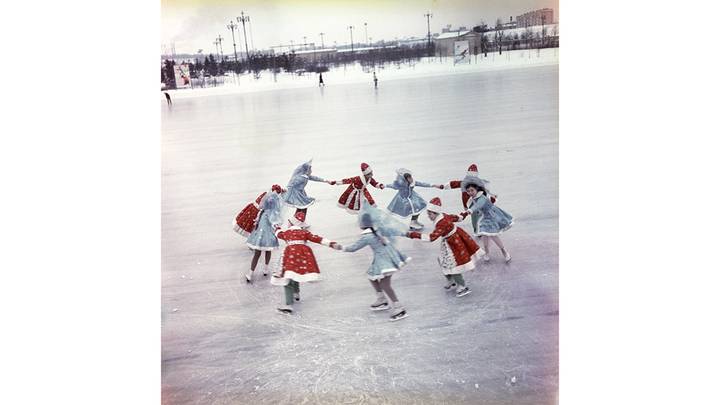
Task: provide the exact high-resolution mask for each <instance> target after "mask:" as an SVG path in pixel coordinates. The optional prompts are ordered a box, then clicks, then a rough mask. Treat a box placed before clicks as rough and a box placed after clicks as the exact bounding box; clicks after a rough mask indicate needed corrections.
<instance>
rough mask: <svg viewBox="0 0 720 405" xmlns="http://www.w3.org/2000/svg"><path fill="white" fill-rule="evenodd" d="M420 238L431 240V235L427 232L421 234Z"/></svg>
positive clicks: (426, 240)
mask: <svg viewBox="0 0 720 405" xmlns="http://www.w3.org/2000/svg"><path fill="white" fill-rule="evenodd" d="M420 240H424V241H425V242H431V240H430V235H428V234H426V233H423V234H420Z"/></svg>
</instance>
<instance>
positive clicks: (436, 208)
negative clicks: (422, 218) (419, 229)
mask: <svg viewBox="0 0 720 405" xmlns="http://www.w3.org/2000/svg"><path fill="white" fill-rule="evenodd" d="M425 209H426V210H428V211H432V212H437V213H438V214H443V213H444V212H445V211H443V209H442V207H441V206H439V205H435V204H433V203H428V205H427V206H426V207H425Z"/></svg>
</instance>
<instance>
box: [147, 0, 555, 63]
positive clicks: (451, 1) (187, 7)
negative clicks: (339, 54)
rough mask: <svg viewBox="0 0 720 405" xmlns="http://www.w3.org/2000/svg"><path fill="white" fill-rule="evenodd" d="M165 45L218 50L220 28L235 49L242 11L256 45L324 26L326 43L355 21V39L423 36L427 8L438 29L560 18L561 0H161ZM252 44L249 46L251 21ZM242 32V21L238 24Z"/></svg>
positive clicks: (312, 33)
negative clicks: (545, 15) (547, 14)
mask: <svg viewBox="0 0 720 405" xmlns="http://www.w3.org/2000/svg"><path fill="white" fill-rule="evenodd" d="M161 7H162V10H161V40H160V41H161V51H162V50H163V48H162V47H163V46H169V45H170V44H173V43H174V44H175V52H176V53H195V52H197V50H198V49H202V50H203V52H204V53H206V54H207V53H214V52H215V45H214V44H213V42H214V41H215V38H217V36H218V34H219V35H221V36H222V37H223V39H224V40H223V50H224V53H225V54H226V55H227V54H230V53H232V35H231V33H230V30H229V29H228V28H227V25H228V24H229V23H230V20H231V19H232V20H233V21H235V22H237V20H236V19H235V17H237V16H239V15H240V12H241V11H244V12H245V14H248V15H250V19H251V23H252V42H253V43H254V45H255V48H257V49H267V48H268V47H270V46H272V45H280V44H289V43H290V40H293V41H294V43H295V45H298V44H301V43H302V42H303V36H306V37H307V42H308V43H310V42H315V43H316V44H317V45H318V46H320V35H319V34H320V32H324V33H325V36H324V42H325V46H332V45H333V42H334V41H337V44H338V45H340V44H346V43H349V42H350V33H349V30H348V29H347V27H348V26H349V25H353V26H355V29H354V30H353V40H354V42H356V43H357V42H364V41H365V26H364V23H365V22H367V27H368V28H367V31H368V37H370V38H372V40H373V41H378V40H380V39H385V40H393V39H395V37H400V38H404V37H410V36H416V37H421V36H425V35H427V22H426V20H425V17H423V14H425V13H426V12H428V11H430V12H431V13H432V14H433V17H432V18H431V19H430V29H431V31H432V32H433V33H434V32H439V31H440V30H441V28H442V27H444V26H446V25H447V24H452V25H453V27H454V28H456V27H458V26H463V25H464V26H467V27H468V28H471V27H472V26H473V25H476V24H478V23H479V22H480V21H481V20H484V21H485V22H487V23H489V24H493V25H494V22H495V20H496V19H497V18H498V17H500V18H502V19H503V21H508V20H509V17H510V16H513V20H514V19H515V16H517V15H519V14H522V13H524V12H527V11H531V10H536V9H539V8H544V7H549V8H552V9H553V10H554V12H555V20H556V21H557V20H559V11H558V0H347V1H330V0H312V1H301V0H295V1H292V0H282V1H273V0H266V1H258V0H161ZM246 28H247V29H248V46H249V47H250V48H252V46H251V41H250V37H251V33H250V32H249V28H250V25H246ZM240 31H241V32H242V26H240ZM235 38H236V42H237V46H238V52H240V50H241V49H242V50H244V43H243V40H242V34H240V35H239V34H238V32H236V33H235Z"/></svg>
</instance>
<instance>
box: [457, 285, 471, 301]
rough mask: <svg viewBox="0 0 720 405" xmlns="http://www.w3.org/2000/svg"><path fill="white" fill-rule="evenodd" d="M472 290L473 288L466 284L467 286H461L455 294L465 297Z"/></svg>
mask: <svg viewBox="0 0 720 405" xmlns="http://www.w3.org/2000/svg"><path fill="white" fill-rule="evenodd" d="M471 292H472V290H470V288H468V287H467V286H465V287H460V288H459V289H458V290H457V292H456V293H455V296H456V297H458V298H460V297H464V296H466V295H468V294H470V293H471Z"/></svg>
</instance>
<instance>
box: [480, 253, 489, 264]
mask: <svg viewBox="0 0 720 405" xmlns="http://www.w3.org/2000/svg"><path fill="white" fill-rule="evenodd" d="M482 259H483V260H484V261H486V262H489V261H490V255H488V254H487V253H485V254H484V255H483V256H482Z"/></svg>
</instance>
